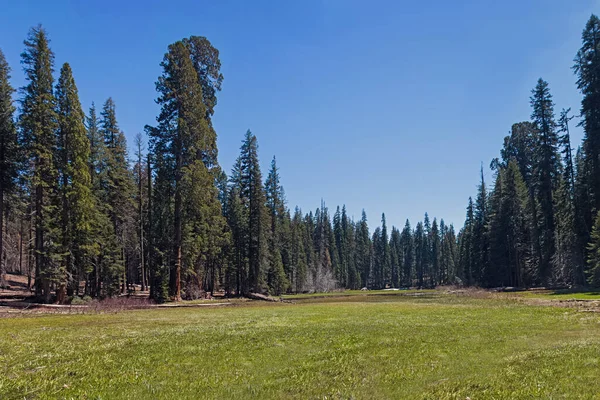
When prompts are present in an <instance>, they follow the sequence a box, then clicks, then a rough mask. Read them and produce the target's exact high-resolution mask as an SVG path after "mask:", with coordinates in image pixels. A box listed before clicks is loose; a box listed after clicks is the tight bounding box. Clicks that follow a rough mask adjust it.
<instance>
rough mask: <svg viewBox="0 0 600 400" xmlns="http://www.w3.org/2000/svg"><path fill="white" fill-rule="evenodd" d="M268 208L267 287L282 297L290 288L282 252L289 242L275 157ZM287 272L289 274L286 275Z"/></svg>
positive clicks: (267, 188) (268, 182) (269, 177)
mask: <svg viewBox="0 0 600 400" xmlns="http://www.w3.org/2000/svg"><path fill="white" fill-rule="evenodd" d="M265 195H266V207H267V210H268V212H269V219H270V234H269V267H268V268H269V269H268V273H267V285H268V286H269V289H270V292H272V293H273V294H276V295H280V294H281V293H282V292H284V291H286V290H287V288H288V286H289V281H288V277H289V276H290V274H289V266H287V268H286V267H284V263H283V257H282V250H283V249H284V246H285V244H286V241H287V237H286V236H287V235H286V234H287V229H286V228H287V225H286V214H287V213H286V209H285V193H284V190H283V187H282V186H281V183H280V179H279V170H278V168H277V161H276V159H275V157H273V160H272V161H271V169H270V171H269V174H268V175H267V180H266V182H265ZM286 270H287V274H286ZM286 275H287V276H286Z"/></svg>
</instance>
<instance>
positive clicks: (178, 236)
mask: <svg viewBox="0 0 600 400" xmlns="http://www.w3.org/2000/svg"><path fill="white" fill-rule="evenodd" d="M177 147H178V152H179V154H178V155H177V165H176V167H175V168H176V170H175V210H174V215H173V219H174V223H175V282H174V293H173V294H174V297H175V301H181V240H182V224H181V209H182V204H181V164H182V159H181V158H182V157H181V149H180V146H177Z"/></svg>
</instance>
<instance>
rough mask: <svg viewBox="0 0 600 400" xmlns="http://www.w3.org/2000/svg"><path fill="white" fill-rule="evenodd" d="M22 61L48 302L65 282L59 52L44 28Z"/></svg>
mask: <svg viewBox="0 0 600 400" xmlns="http://www.w3.org/2000/svg"><path fill="white" fill-rule="evenodd" d="M21 59H22V60H21V62H22V64H23V66H24V67H23V69H24V71H25V78H26V80H27V82H28V84H27V86H25V87H24V88H22V89H21V92H22V94H23V98H22V99H21V116H20V119H19V125H20V128H21V134H22V136H23V146H24V148H25V151H26V152H27V156H28V159H29V160H31V161H30V168H29V171H28V179H29V180H30V182H31V183H30V185H31V191H32V192H31V196H32V200H31V201H32V209H33V212H34V229H35V239H34V255H35V292H36V295H37V296H38V297H41V298H43V300H44V301H46V302H48V301H50V296H51V286H52V285H53V284H54V283H56V281H57V279H59V268H58V263H59V258H60V256H59V254H58V249H57V245H56V243H58V239H59V238H58V235H59V227H58V223H59V221H58V216H57V215H56V199H57V193H56V178H57V174H56V168H55V165H54V159H53V156H54V154H55V148H56V136H55V131H56V127H57V126H56V121H57V115H56V111H55V104H56V99H55V98H54V94H53V85H54V79H53V77H52V73H53V65H54V53H53V52H52V51H51V50H50V48H49V40H48V36H47V34H46V31H45V30H44V29H43V28H42V27H41V26H37V27H35V28H32V29H31V30H30V31H29V35H28V38H27V40H25V51H24V52H23V53H22V54H21Z"/></svg>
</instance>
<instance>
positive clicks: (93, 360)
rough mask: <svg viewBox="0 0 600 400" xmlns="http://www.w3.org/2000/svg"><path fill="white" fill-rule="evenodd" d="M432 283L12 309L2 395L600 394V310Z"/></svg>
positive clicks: (1, 351) (3, 328) (0, 350)
mask: <svg viewBox="0 0 600 400" xmlns="http://www.w3.org/2000/svg"><path fill="white" fill-rule="evenodd" d="M419 293H420V295H414V294H415V293H414V292H413V293H412V294H413V295H411V293H410V292H409V293H403V292H391V293H390V292H386V293H379V294H375V293H370V294H368V295H367V294H364V293H359V292H354V293H346V296H344V297H340V296H334V295H328V296H312V297H311V296H306V295H305V296H297V298H294V297H293V296H292V297H291V298H289V299H288V301H289V302H279V303H267V302H243V303H242V302H239V303H235V304H234V305H232V306H227V307H197V308H160V309H144V310H135V311H122V312H118V313H93V314H73V315H62V314H60V315H59V314H24V315H18V316H17V317H14V318H2V319H0V398H1V399H176V398H177V399H201V398H202V399H217V398H220V399H233V398H261V399H398V398H407V399H419V398H421V399H466V398H467V397H468V398H470V399H473V400H474V399H519V398H523V399H525V398H527V399H529V398H572V399H581V398H584V399H585V398H590V399H591V398H597V396H598V395H599V394H600V379H598V376H599V375H598V373H599V372H598V371H600V316H599V315H600V314H596V313H590V312H580V311H578V310H577V309H574V308H561V307H555V306H548V305H531V304H526V303H524V302H523V301H517V300H515V299H510V298H502V297H499V298H474V297H469V296H464V295H463V296H457V295H452V294H443V293H439V292H419Z"/></svg>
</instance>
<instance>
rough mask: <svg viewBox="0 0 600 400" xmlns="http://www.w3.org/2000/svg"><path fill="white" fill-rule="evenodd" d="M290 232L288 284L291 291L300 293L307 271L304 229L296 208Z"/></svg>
mask: <svg viewBox="0 0 600 400" xmlns="http://www.w3.org/2000/svg"><path fill="white" fill-rule="evenodd" d="M291 231H292V237H291V265H292V267H291V270H292V278H291V279H290V283H291V285H292V290H294V291H295V292H296V293H298V292H301V291H302V287H303V285H304V282H305V280H306V272H307V269H308V268H307V257H306V249H305V248H304V244H305V243H306V240H305V236H306V228H305V227H304V220H303V218H302V211H301V210H300V208H298V207H296V209H295V210H294V217H293V219H292V224H291Z"/></svg>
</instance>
